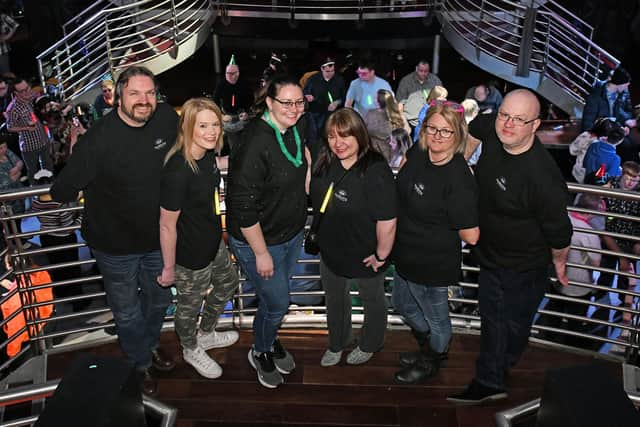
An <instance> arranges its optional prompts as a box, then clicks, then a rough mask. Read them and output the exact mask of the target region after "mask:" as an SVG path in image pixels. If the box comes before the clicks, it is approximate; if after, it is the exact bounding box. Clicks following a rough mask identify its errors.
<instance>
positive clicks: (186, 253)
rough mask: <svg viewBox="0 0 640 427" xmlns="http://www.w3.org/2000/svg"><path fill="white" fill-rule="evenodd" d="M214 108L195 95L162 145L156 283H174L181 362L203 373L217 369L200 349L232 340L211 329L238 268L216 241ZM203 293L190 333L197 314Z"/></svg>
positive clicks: (218, 142)
mask: <svg viewBox="0 0 640 427" xmlns="http://www.w3.org/2000/svg"><path fill="white" fill-rule="evenodd" d="M221 124H222V113H221V112H220V109H219V108H218V106H217V105H216V104H215V103H213V101H211V100H209V99H206V98H195V99H190V100H189V101H187V102H186V103H185V104H184V106H183V110H182V116H181V118H180V122H179V127H178V137H177V140H176V144H175V145H174V146H173V147H172V148H171V149H170V150H169V152H168V153H167V157H166V160H165V166H164V170H163V172H162V185H161V193H160V245H161V248H162V261H163V264H164V268H163V269H162V274H161V275H160V276H159V277H158V283H159V284H160V285H162V286H171V285H172V284H174V283H175V285H176V289H177V291H178V304H177V308H176V315H175V329H176V333H177V334H178V338H180V344H181V345H182V348H183V352H182V354H183V358H184V361H185V362H187V363H188V364H190V365H191V366H193V367H194V368H195V370H196V371H198V373H199V374H200V375H202V376H204V377H206V378H217V377H219V376H220V375H222V368H220V366H219V365H218V364H217V363H216V361H215V360H213V359H212V358H211V357H210V356H209V355H208V354H207V353H206V351H207V350H209V349H212V348H218V347H227V346H230V345H232V344H233V343H235V342H236V341H237V340H238V333H237V332H236V331H226V332H216V330H215V325H216V322H217V321H218V318H219V317H220V314H221V313H222V311H223V310H224V307H225V304H226V303H227V302H228V301H229V299H230V298H231V297H232V296H233V293H234V291H235V290H236V289H237V288H238V283H239V279H238V272H237V271H236V269H235V268H234V267H233V265H232V264H231V257H230V256H229V252H228V250H227V247H226V245H225V242H224V240H222V224H221V221H220V197H219V189H218V187H219V185H220V171H219V170H218V166H217V163H216V155H215V151H218V152H220V149H221V148H222V130H221ZM203 299H205V308H204V314H203V315H202V320H201V322H200V331H198V314H199V312H200V307H201V306H202V300H203Z"/></svg>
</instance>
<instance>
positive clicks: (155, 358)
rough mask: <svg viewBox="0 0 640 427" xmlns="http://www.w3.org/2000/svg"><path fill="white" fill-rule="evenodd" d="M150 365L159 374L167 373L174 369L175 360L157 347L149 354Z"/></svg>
mask: <svg viewBox="0 0 640 427" xmlns="http://www.w3.org/2000/svg"><path fill="white" fill-rule="evenodd" d="M151 364H152V365H153V368H154V369H157V370H158V371H160V372H169V371H172V370H173V368H175V367H176V362H175V360H173V359H172V358H171V357H170V356H169V355H168V354H166V353H165V352H164V351H163V350H162V349H161V348H159V347H158V348H156V349H155V350H153V351H152V352H151Z"/></svg>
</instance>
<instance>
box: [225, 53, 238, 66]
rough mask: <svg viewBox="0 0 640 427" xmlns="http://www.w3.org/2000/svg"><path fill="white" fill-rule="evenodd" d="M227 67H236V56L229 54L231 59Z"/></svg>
mask: <svg viewBox="0 0 640 427" xmlns="http://www.w3.org/2000/svg"><path fill="white" fill-rule="evenodd" d="M227 65H236V56H235V55H233V54H231V59H229V63H228V64H227Z"/></svg>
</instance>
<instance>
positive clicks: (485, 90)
mask: <svg viewBox="0 0 640 427" xmlns="http://www.w3.org/2000/svg"><path fill="white" fill-rule="evenodd" d="M464 97H465V98H469V99H474V100H475V101H476V102H477V103H478V107H479V108H480V114H490V113H492V112H495V111H498V108H500V104H502V94H501V93H500V91H499V90H498V89H497V88H496V87H495V86H494V85H491V84H479V85H478V86H474V87H472V88H469V90H467V93H466V94H465V96H464Z"/></svg>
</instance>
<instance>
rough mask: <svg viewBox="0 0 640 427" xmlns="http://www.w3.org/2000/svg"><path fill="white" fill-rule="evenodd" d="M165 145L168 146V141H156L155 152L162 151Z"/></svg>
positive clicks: (159, 139)
mask: <svg viewBox="0 0 640 427" xmlns="http://www.w3.org/2000/svg"><path fill="white" fill-rule="evenodd" d="M165 145H167V141H165V140H164V139H162V138H158V139H156V140H155V142H154V143H153V149H154V150H160V149H161V148H162V147H164V146H165Z"/></svg>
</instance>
